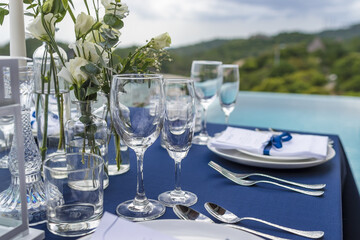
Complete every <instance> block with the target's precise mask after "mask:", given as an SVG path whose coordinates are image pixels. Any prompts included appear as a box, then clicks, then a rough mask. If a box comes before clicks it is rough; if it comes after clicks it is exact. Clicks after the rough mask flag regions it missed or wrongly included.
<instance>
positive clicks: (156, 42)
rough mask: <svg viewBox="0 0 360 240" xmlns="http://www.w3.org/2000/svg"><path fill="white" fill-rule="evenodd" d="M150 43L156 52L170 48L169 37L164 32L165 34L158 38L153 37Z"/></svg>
mask: <svg viewBox="0 0 360 240" xmlns="http://www.w3.org/2000/svg"><path fill="white" fill-rule="evenodd" d="M151 41H152V47H153V48H155V49H157V50H160V49H162V48H165V47H170V44H171V37H170V35H169V34H168V33H167V32H166V33H163V34H160V35H159V36H156V37H154V38H153V39H152V40H151Z"/></svg>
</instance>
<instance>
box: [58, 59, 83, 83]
mask: <svg viewBox="0 0 360 240" xmlns="http://www.w3.org/2000/svg"><path fill="white" fill-rule="evenodd" d="M88 63H89V62H88V61H87V60H86V59H84V58H81V57H75V58H74V59H71V60H70V61H69V62H67V63H65V67H63V68H62V69H61V71H60V72H59V73H58V76H59V77H61V78H63V79H64V80H65V81H67V82H69V83H70V84H76V85H78V86H81V84H83V83H84V82H85V81H86V80H88V78H89V76H88V75H87V74H86V73H85V72H83V71H82V70H81V67H83V66H85V65H86V64H88Z"/></svg>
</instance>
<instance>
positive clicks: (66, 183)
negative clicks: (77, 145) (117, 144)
mask: <svg viewBox="0 0 360 240" xmlns="http://www.w3.org/2000/svg"><path fill="white" fill-rule="evenodd" d="M103 173H104V160H103V159H102V157H100V156H99V155H95V154H91V153H67V154H56V155H53V156H51V157H49V158H47V159H46V160H45V162H44V182H45V184H44V185H45V194H46V205H47V220H48V221H47V227H48V229H49V231H50V232H52V233H54V234H56V235H60V236H65V237H76V236H82V235H85V234H88V233H90V232H93V231H95V229H96V227H97V226H98V225H99V223H100V220H101V217H102V214H103V196H104V192H103V191H104V190H103ZM83 184H86V185H87V187H86V188H81V187H74V186H81V185H83Z"/></svg>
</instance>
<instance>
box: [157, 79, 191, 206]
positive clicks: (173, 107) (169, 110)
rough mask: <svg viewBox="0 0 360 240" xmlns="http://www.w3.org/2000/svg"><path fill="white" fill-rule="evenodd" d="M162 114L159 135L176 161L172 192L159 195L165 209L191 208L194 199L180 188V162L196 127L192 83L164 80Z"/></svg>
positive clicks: (185, 80)
mask: <svg viewBox="0 0 360 240" xmlns="http://www.w3.org/2000/svg"><path fill="white" fill-rule="evenodd" d="M164 97H165V101H164V103H165V114H164V120H163V128H162V136H163V139H164V143H165V146H166V149H167V151H168V153H169V155H170V157H171V158H172V159H174V161H175V189H174V190H172V191H167V192H164V193H162V194H160V195H159V197H158V199H159V201H160V202H161V203H163V204H164V205H165V206H168V207H172V206H174V205H175V204H182V205H185V206H191V205H193V204H195V203H196V202H197V196H196V195H195V194H194V193H191V192H189V191H183V190H182V189H181V187H180V174H181V161H182V159H184V158H185V157H186V155H187V154H188V152H189V149H190V147H191V142H192V139H193V136H194V128H195V112H196V110H195V92H194V82H193V81H192V80H189V79H166V80H165V81H164Z"/></svg>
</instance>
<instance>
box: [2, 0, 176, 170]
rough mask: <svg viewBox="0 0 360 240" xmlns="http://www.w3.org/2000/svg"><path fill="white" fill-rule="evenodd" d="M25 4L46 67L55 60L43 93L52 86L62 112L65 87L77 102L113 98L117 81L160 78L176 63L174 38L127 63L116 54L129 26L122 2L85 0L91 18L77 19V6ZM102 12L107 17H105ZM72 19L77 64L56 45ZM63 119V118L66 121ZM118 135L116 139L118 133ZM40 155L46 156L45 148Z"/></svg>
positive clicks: (52, 0) (33, 0) (49, 1)
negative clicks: (130, 76)
mask: <svg viewBox="0 0 360 240" xmlns="http://www.w3.org/2000/svg"><path fill="white" fill-rule="evenodd" d="M24 4H26V6H27V7H26V15H30V16H32V17H33V20H32V21H31V22H30V24H29V25H28V27H27V30H28V32H29V33H30V34H31V35H32V36H33V37H34V38H36V39H39V40H40V41H42V42H44V43H46V49H47V54H46V55H44V58H45V56H46V58H49V59H44V63H45V62H46V61H47V60H50V67H41V70H42V71H41V82H42V87H43V89H41V91H42V92H44V91H45V92H46V90H47V89H44V88H46V86H50V85H46V83H50V82H52V85H51V88H53V91H54V92H55V95H56V96H57V97H59V98H58V104H59V108H61V106H60V105H61V102H62V99H60V94H59V93H60V91H61V89H60V87H59V84H63V81H65V82H66V83H68V84H69V85H70V90H71V91H73V92H74V95H75V97H76V99H77V100H79V101H89V100H95V99H96V98H97V94H98V92H99V91H101V92H103V93H105V94H107V95H109V93H110V85H111V81H112V77H113V75H115V74H122V73H148V72H156V71H159V70H160V66H161V62H162V61H164V60H170V58H169V55H168V53H167V51H166V50H165V49H164V48H166V47H168V46H170V44H171V38H170V36H169V34H168V33H164V34H161V35H159V36H157V37H154V38H152V39H151V40H149V41H147V43H146V44H145V45H144V46H141V47H138V48H137V49H136V50H135V51H134V52H133V53H129V55H128V56H127V57H126V58H122V57H120V56H119V55H117V54H116V51H115V49H116V47H117V46H118V44H119V40H120V36H121V32H120V30H121V29H122V28H123V26H124V22H123V20H124V18H126V17H127V16H128V14H129V9H128V6H127V5H126V4H125V3H122V2H121V0H101V3H100V1H99V0H92V1H88V0H83V4H84V5H85V7H86V12H82V13H80V14H78V15H77V16H76V17H75V14H74V12H75V11H74V10H75V9H74V4H73V1H72V0H61V1H56V0H24ZM0 8H1V9H2V10H1V9H0V21H1V20H2V19H3V18H2V17H3V16H4V15H6V14H7V12H6V9H5V8H4V6H0ZM100 12H104V13H103V15H102V16H100ZM67 14H69V15H70V17H71V19H72V21H73V23H74V34H75V37H76V42H74V43H71V44H70V45H69V47H70V48H71V49H72V50H73V51H74V53H75V58H74V59H70V60H69V61H67V59H66V56H64V54H63V53H62V52H61V49H60V48H59V46H58V44H57V42H56V41H55V30H56V27H57V25H58V24H59V23H60V22H61V21H63V19H64V17H65V16H66V15H67ZM0 23H1V22H0ZM56 58H58V59H59V63H60V67H59V64H58V63H56V62H55V60H54V59H56ZM59 69H60V70H59ZM49 88H50V87H49ZM108 109H109V108H108ZM88 116H89V114H86V112H84V113H83V117H82V118H81V120H82V122H83V123H84V124H88V125H89V129H88V130H89V131H88V135H91V134H92V131H91V130H90V129H91V119H89V117H88ZM109 116H110V115H109ZM62 118H63V116H61V113H60V119H62ZM63 124H64V123H63V122H61V124H60V128H61V131H60V134H61V135H63V134H64V130H63ZM113 133H114V134H116V132H115V131H113ZM45 137H46V136H45ZM115 139H116V142H117V143H116V146H117V147H119V146H120V140H119V136H115ZM45 141H46V139H45ZM63 142H64V140H61V143H63ZM59 145H60V143H59ZM59 147H60V146H59ZM40 150H41V151H42V152H43V151H44V150H45V146H44V149H40ZM116 157H117V162H120V159H119V158H120V154H119V152H117V154H116ZM118 167H119V166H118Z"/></svg>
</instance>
